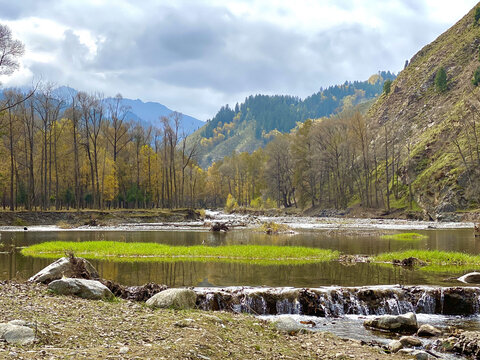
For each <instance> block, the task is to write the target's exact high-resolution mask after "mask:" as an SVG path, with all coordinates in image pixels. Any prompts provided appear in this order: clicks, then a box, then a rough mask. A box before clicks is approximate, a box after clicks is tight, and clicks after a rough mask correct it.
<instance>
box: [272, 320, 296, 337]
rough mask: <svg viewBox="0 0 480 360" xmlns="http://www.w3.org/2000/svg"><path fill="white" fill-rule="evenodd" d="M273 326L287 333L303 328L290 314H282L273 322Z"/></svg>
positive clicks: (293, 332) (294, 332)
mask: <svg viewBox="0 0 480 360" xmlns="http://www.w3.org/2000/svg"><path fill="white" fill-rule="evenodd" d="M273 325H274V326H275V328H276V329H277V330H279V331H283V332H286V333H288V334H296V333H298V332H299V331H301V330H303V326H302V325H300V324H299V323H298V322H296V321H295V320H294V319H292V318H291V317H290V316H282V317H280V318H278V319H277V320H275V321H274V322H273Z"/></svg>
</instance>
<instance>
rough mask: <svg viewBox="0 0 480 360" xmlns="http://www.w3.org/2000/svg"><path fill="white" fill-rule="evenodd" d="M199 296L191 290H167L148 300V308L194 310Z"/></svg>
mask: <svg viewBox="0 0 480 360" xmlns="http://www.w3.org/2000/svg"><path fill="white" fill-rule="evenodd" d="M196 302H197V294H196V293H195V291H193V290H190V289H167V290H164V291H160V292H159V293H158V294H155V295H154V296H152V297H151V298H150V299H148V300H147V302H146V304H147V306H150V307H154V308H168V309H193V308H194V307H195V304H196Z"/></svg>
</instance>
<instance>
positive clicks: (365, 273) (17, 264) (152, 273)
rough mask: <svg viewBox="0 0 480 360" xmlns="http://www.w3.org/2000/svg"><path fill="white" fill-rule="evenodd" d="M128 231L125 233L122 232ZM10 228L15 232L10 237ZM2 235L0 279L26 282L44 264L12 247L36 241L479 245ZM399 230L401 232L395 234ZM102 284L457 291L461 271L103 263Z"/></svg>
mask: <svg viewBox="0 0 480 360" xmlns="http://www.w3.org/2000/svg"><path fill="white" fill-rule="evenodd" d="M127 229H128V228H127ZM12 230H17V231H12ZM45 230H46V229H44V228H39V229H37V230H35V228H34V227H32V228H31V229H29V230H28V231H23V229H8V231H2V232H0V236H1V238H0V243H1V244H2V247H1V248H0V249H3V250H2V253H0V279H3V280H6V279H17V280H26V279H28V278H29V277H30V276H31V275H33V274H35V273H36V272H37V271H39V270H41V269H42V268H43V267H45V266H47V265H48V264H49V263H50V262H51V260H47V259H38V258H31V257H24V256H22V255H21V254H20V248H21V247H23V246H28V245H31V244H36V243H40V242H44V241H53V240H62V241H88V240H115V241H123V242H156V243H162V244H169V245H173V246H175V245H187V246H188V245H200V244H203V245H205V246H222V245H234V244H262V245H278V246H307V247H318V248H324V249H333V250H338V251H340V252H341V253H344V254H368V255H373V254H378V253H382V252H389V251H397V250H406V249H412V248H413V249H431V250H435V249H436V250H446V251H461V252H466V253H471V254H478V253H480V239H479V240H477V239H478V238H475V236H474V233H473V229H469V228H459V229H428V230H416V232H419V233H422V234H425V235H427V238H426V239H424V240H420V241H414V242H412V241H408V242H405V241H397V240H384V239H382V238H381V237H380V232H378V231H372V229H370V230H358V229H357V230H355V231H351V230H345V231H332V230H331V229H315V230H312V229H310V230H305V229H303V230H300V231H299V232H298V233H296V234H294V235H273V236H272V235H265V234H262V233H258V232H255V231H253V230H251V229H240V230H234V231H230V232H228V233H212V232H209V231H206V230H199V229H194V230H191V229H182V230H172V229H168V230H156V231H146V230H142V231H138V230H136V228H135V227H132V228H130V229H129V230H130V231H112V230H102V229H99V228H97V229H95V230H92V229H90V230H89V231H85V230H77V231H72V230H63V231H62V230H59V229H56V230H55V231H45ZM402 231H404V230H402ZM92 263H93V265H94V266H95V267H96V268H97V269H98V270H99V272H100V275H101V276H102V277H103V278H106V279H111V280H114V281H117V282H120V283H122V284H125V285H141V284H144V283H148V282H156V283H161V284H166V285H168V286H207V287H208V286H261V285H266V286H293V287H318V286H328V285H339V286H365V285H387V284H403V285H441V286H453V285H459V283H458V282H457V281H456V280H454V278H455V277H457V276H459V275H461V274H463V273H465V272H466V271H469V270H472V271H473V270H479V269H462V270H461V271H457V272H451V271H450V272H448V271H446V272H443V273H430V272H427V271H424V270H421V269H419V270H414V271H412V270H407V269H403V268H400V267H393V266H388V265H378V264H366V263H359V264H355V265H349V266H347V265H343V264H340V263H338V262H327V263H317V264H307V265H278V266H273V265H268V266H263V265H251V264H240V263H232V264H229V263H218V262H191V261H178V262H125V263H121V262H109V261H92Z"/></svg>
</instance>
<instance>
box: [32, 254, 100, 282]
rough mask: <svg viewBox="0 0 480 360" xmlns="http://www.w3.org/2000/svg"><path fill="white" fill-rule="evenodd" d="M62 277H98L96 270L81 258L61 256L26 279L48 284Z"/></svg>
mask: <svg viewBox="0 0 480 360" xmlns="http://www.w3.org/2000/svg"><path fill="white" fill-rule="evenodd" d="M62 277H69V278H83V279H98V278H99V276H98V272H97V270H95V268H94V267H93V265H92V264H90V263H89V262H88V261H87V260H85V259H83V258H77V257H73V256H71V257H62V258H60V259H58V260H57V261H55V262H53V263H51V264H50V265H48V266H47V267H46V268H44V269H42V270H40V271H39V272H38V273H36V274H35V275H33V276H32V277H31V278H30V279H28V281H32V282H38V283H43V284H48V283H50V282H52V281H54V280H58V279H61V278H62Z"/></svg>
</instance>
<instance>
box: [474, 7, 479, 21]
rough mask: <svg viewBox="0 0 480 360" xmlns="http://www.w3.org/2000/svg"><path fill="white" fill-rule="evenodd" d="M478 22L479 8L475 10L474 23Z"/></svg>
mask: <svg viewBox="0 0 480 360" xmlns="http://www.w3.org/2000/svg"><path fill="white" fill-rule="evenodd" d="M478 20H480V7H477V8H476V9H475V22H477V23H478Z"/></svg>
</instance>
